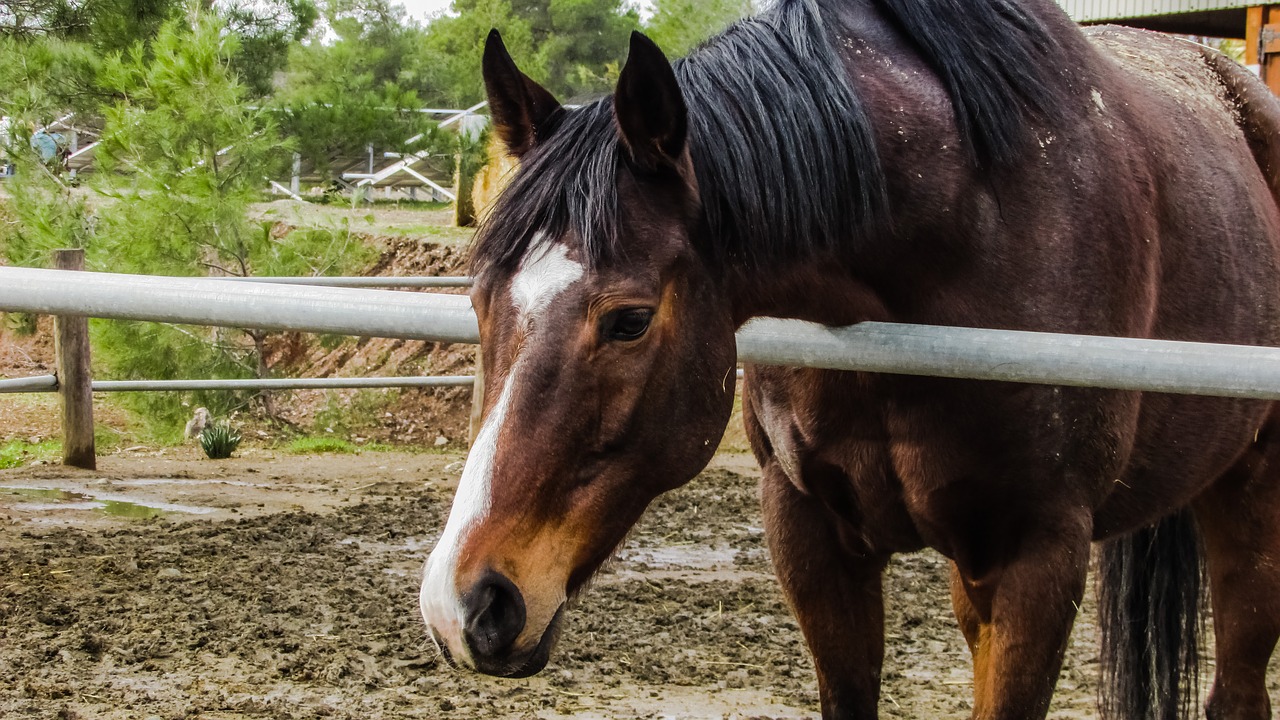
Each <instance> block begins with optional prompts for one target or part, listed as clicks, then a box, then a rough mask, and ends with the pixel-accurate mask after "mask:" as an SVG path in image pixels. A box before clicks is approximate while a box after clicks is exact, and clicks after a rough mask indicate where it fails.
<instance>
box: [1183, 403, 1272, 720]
mask: <svg viewBox="0 0 1280 720" xmlns="http://www.w3.org/2000/svg"><path fill="white" fill-rule="evenodd" d="M1277 431H1280V428H1278V427H1276V417H1275V416H1273V417H1272V419H1271V422H1270V423H1269V425H1268V427H1266V428H1264V429H1263V430H1262V431H1261V433H1260V434H1259V442H1258V443H1255V444H1254V446H1253V447H1252V448H1251V449H1250V450H1249V452H1248V453H1247V454H1246V456H1245V457H1244V458H1243V459H1242V460H1241V461H1240V462H1239V463H1237V464H1236V465H1235V467H1233V468H1232V469H1231V470H1230V471H1229V472H1228V473H1227V474H1226V475H1224V476H1223V477H1222V478H1221V479H1219V480H1218V481H1217V482H1216V483H1215V484H1214V485H1213V487H1211V488H1210V489H1209V490H1208V491H1207V492H1205V494H1204V495H1202V496H1201V497H1200V498H1199V499H1197V501H1196V503H1195V513H1196V520H1197V522H1198V524H1199V526H1200V532H1201V534H1202V535H1203V537H1204V544H1205V554H1206V561H1207V563H1208V567H1209V588H1210V592H1211V593H1212V599H1213V629H1214V634H1215V642H1216V646H1217V647H1216V659H1217V671H1216V673H1215V676H1214V679H1213V689H1212V690H1211V691H1210V693H1209V700H1208V702H1207V703H1206V705H1205V710H1206V713H1207V714H1208V716H1209V718H1210V720H1252V719H1254V718H1258V719H1259V720H1261V719H1263V718H1270V717H1271V702H1270V699H1269V698H1268V697H1267V688H1266V671H1267V662H1268V661H1269V660H1270V658H1271V653H1272V652H1273V651H1274V650H1275V646H1276V641H1277V639H1280V566H1277V565H1276V558H1280V523H1277V521H1276V519H1277V518H1278V517H1280V478H1277V477H1276V475H1277V472H1276V471H1277V469H1280V442H1276V441H1277V440H1280V437H1276V433H1277Z"/></svg>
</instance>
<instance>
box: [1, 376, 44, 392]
mask: <svg viewBox="0 0 1280 720" xmlns="http://www.w3.org/2000/svg"><path fill="white" fill-rule="evenodd" d="M57 391H58V378H57V377H55V376H53V375H35V376H33V377H24V378H12V379H8V380H0V393H31V392H57Z"/></svg>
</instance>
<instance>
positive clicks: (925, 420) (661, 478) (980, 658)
mask: <svg viewBox="0 0 1280 720" xmlns="http://www.w3.org/2000/svg"><path fill="white" fill-rule="evenodd" d="M484 70H485V80H486V83H487V87H488V91H489V97H490V102H491V108H492V112H493V120H494V124H495V127H496V129H497V131H498V132H499V134H500V135H501V137H502V139H503V140H504V141H505V143H506V145H507V147H508V148H509V149H510V151H511V152H512V153H513V154H515V155H517V156H519V157H520V158H521V159H522V164H521V168H520V170H519V172H518V174H517V176H516V177H515V178H514V180H513V182H512V184H511V186H510V187H509V189H508V190H507V191H506V193H505V195H504V196H503V198H502V199H501V201H500V202H499V204H498V206H497V207H496V208H495V210H494V211H493V213H492V214H491V216H490V217H489V218H488V220H487V222H486V224H485V225H484V227H483V228H482V230H481V232H480V234H479V236H478V238H477V242H476V245H475V247H474V250H473V253H474V255H473V257H474V265H475V267H474V270H475V273H476V276H477V282H476V286H475V289H474V290H473V292H472V300H473V302H474V305H475V308H476V312H477V314H478V316H479V321H480V329H481V335H482V338H483V353H484V363H485V366H486V368H487V370H488V373H489V377H490V378H491V382H490V383H489V386H488V388H487V391H486V397H485V404H486V408H487V419H486V420H485V422H484V426H483V429H482V431H481V432H480V434H479V438H478V439H477V441H476V444H475V447H474V449H473V450H472V454H471V457H470V458H469V459H468V462H467V465H466V470H465V471H464V474H463V477H462V481H461V485H460V487H459V489H458V496H457V499H456V500H455V503H454V506H453V510H452V513H451V515H450V516H449V520H448V524H447V526H446V528H445V531H444V534H443V536H442V537H441V539H440V542H439V544H438V545H437V547H436V548H435V550H434V551H433V553H432V554H431V558H430V560H429V561H428V563H427V567H426V572H425V578H424V582H423V586H422V596H421V605H422V613H423V616H424V617H425V619H426V621H427V624H428V625H429V627H430V629H431V633H432V636H433V637H434V638H435V639H436V641H437V643H438V644H439V646H440V648H441V649H442V651H444V653H445V655H446V657H450V658H451V659H452V661H454V662H455V663H457V664H459V665H463V666H466V667H471V668H475V669H477V670H480V671H481V672H485V673H490V674H495V675H504V676H511V677H518V676H524V675H527V674H530V673H534V672H537V671H538V670H540V669H541V668H542V667H543V666H544V665H545V664H546V662H547V659H548V655H549V653H550V651H551V649H552V646H553V645H554V643H555V638H556V636H557V634H558V633H559V631H560V629H561V628H560V626H561V622H562V618H563V612H564V607H565V604H566V602H568V601H569V600H570V599H571V598H572V597H573V596H574V594H575V593H576V592H578V591H579V589H580V588H582V587H583V584H584V583H585V582H586V581H587V580H588V578H590V576H591V575H592V573H593V572H594V571H595V570H596V569H597V568H598V567H599V566H600V565H601V563H602V562H604V561H605V560H606V559H607V558H608V557H609V556H610V553H611V552H612V551H613V550H614V548H615V547H616V546H617V545H618V543H619V542H621V540H622V538H623V537H624V536H625V535H626V533H627V531H628V529H629V528H630V527H631V526H632V525H633V523H635V521H636V520H637V518H638V517H639V516H640V515H641V513H642V512H643V511H644V509H645V507H646V506H647V504H648V503H649V502H650V501H651V500H653V498H654V497H656V496H657V495H658V494H660V493H662V492H664V491H666V490H670V489H671V488H674V487H676V486H678V485H681V484H682V483H685V482H687V481H689V480H690V479H691V478H693V477H694V475H696V474H697V473H698V472H699V471H700V470H701V469H702V468H703V467H704V465H705V464H706V463H707V462H708V460H709V459H710V457H711V455H712V452H713V451H714V449H715V447H716V445H717V442H718V440H719V438H720V436H721V433H722V431H723V428H724V426H725V424H726V422H727V421H728V417H729V414H730V408H731V405H732V402H733V388H734V383H733V377H732V373H733V369H734V359H735V352H734V331H735V329H736V328H737V327H739V326H740V325H741V324H743V323H744V322H745V321H747V320H748V319H749V318H752V317H756V316H777V317H787V318H800V319H804V320H810V321H816V322H820V323H826V324H831V325H845V324H851V323H857V322H860V321H895V322H907V323H925V324H935V325H954V326H971V327H991V328H1007V329H1025V330H1043V331H1054V332H1065V333H1078V334H1094V335H1113V336H1129V337H1138V338H1166V339H1178V340H1191V341H1211V342H1224V343H1237V344H1265V345H1276V344H1280V273H1278V272H1277V270H1278V269H1280V211H1278V210H1277V199H1276V197H1277V191H1278V190H1280V178H1278V177H1277V174H1276V168H1277V167H1278V163H1280V150H1278V148H1277V145H1276V143H1275V138H1276V137H1278V136H1277V132H1278V131H1280V105H1278V103H1277V102H1276V101H1275V100H1274V99H1273V98H1272V97H1271V96H1270V95H1269V93H1267V91H1266V89H1265V88H1264V87H1263V86H1262V85H1261V84H1260V83H1259V82H1258V81H1257V80H1256V79H1255V78H1253V77H1251V76H1249V75H1248V73H1246V72H1245V71H1244V70H1243V69H1242V68H1240V67H1238V66H1237V65H1235V64H1234V63H1232V62H1231V61H1229V60H1227V59H1225V58H1223V57H1222V56H1221V55H1219V54H1217V53H1215V52H1213V51H1211V50H1208V49H1205V48H1202V47H1199V46H1197V45H1194V44H1191V43H1187V42H1183V41H1180V40H1176V39H1171V38H1167V37H1162V36H1159V35H1155V34H1150V33H1145V32H1137V31H1130V30H1121V29H1102V30H1094V31H1089V32H1082V31H1081V30H1080V29H1079V28H1077V27H1076V26H1075V25H1074V24H1072V23H1071V22H1070V21H1069V20H1068V19H1067V17H1066V16H1065V15H1064V14H1063V13H1062V11H1061V10H1060V9H1059V8H1058V7H1057V6H1056V5H1055V4H1054V3H1053V2H1052V1H1051V0H966V1H965V2H961V1H960V0H781V1H780V2H779V3H778V4H777V5H776V7H774V8H773V9H772V10H770V11H769V12H768V13H766V14H765V15H763V16H761V17H758V18H755V19H752V20H748V21H745V22H743V23H740V24H738V25H735V26H734V27H732V28H731V29H730V30H728V31H727V32H726V33H725V34H723V35H721V36H719V37H717V38H715V39H713V40H711V41H710V42H709V43H707V44H706V45H705V46H703V47H702V48H700V49H698V50H697V51H696V52H695V53H694V54H692V55H691V56H690V57H688V58H686V59H684V60H682V61H680V62H678V63H677V64H676V65H675V66H674V67H673V66H672V65H671V64H670V63H668V61H667V60H666V59H665V58H664V57H663V55H662V53H661V52H660V51H659V50H658V49H657V48H656V47H655V46H654V45H653V44H652V43H651V42H649V41H648V40H647V39H645V38H644V37H643V36H639V35H637V36H634V37H633V39H632V45H631V55H630V58H629V59H628V61H627V64H626V67H625V68H624V70H623V71H622V74H621V77H620V79H619V81H618V86H617V90H616V93H615V94H614V96H613V97H612V98H608V99H604V100H601V101H599V102H596V103H593V104H589V105H586V106H584V107H581V108H580V109H575V110H572V111H569V110H566V109H564V108H562V107H561V106H560V105H559V104H558V103H557V102H556V100H555V99H554V98H553V97H552V96H551V95H550V94H549V93H548V92H547V91H546V90H545V89H543V88H542V87H540V86H539V85H537V84H536V83H534V82H533V81H531V80H530V79H529V78H528V77H526V76H525V75H523V74H522V73H521V72H520V71H519V70H517V68H516V66H515V64H514V63H513V62H512V60H511V57H510V56H509V55H508V54H507V52H506V50H505V49H504V48H503V46H502V44H501V42H500V40H499V39H498V37H497V36H496V34H494V35H493V36H491V37H490V42H489V44H488V47H487V48H486V51H485V58H484ZM744 408H745V411H746V422H747V426H748V432H749V435H750V439H751V443H752V447H753V448H754V450H755V453H756V456H757V458H758V459H759V461H760V464H761V466H762V468H763V475H764V479H763V487H762V494H763V503H764V516H765V522H766V526H767V535H768V540H769V547H770V550H771V553H772V558H773V562H774V565H775V568H776V571H777V575H778V578H779V580H780V581H781V584H782V588H783V590H784V591H785V593H786V596H787V598H788V600H789V602H790V604H791V606H792V608H793V609H794V611H795V613H796V615H797V617H798V618H799V621H800V625H801V627H802V629H803V631H804V635H805V638H806V641H807V643H808V646H809V649H810V650H811V651H812V653H813V657H814V661H815V664H816V666H817V670H818V683H819V688H820V695H821V700H822V710H823V715H824V717H828V718H836V717H841V718H846V717H847V718H873V717H876V714H877V701H878V698H879V684H880V670H881V661H882V658H883V643H884V611H883V603H882V596H881V593H882V590H881V588H882V585H881V575H882V572H883V570H884V568H885V565H886V562H887V560H888V558H889V557H890V556H891V555H892V554H894V553H904V552H913V551H916V550H919V549H921V548H924V547H932V548H935V549H936V550H938V551H939V552H941V553H942V554H943V555H945V556H946V557H947V558H949V559H950V560H951V563H952V587H951V595H952V599H953V602H954V608H955V613H956V617H957V618H958V620H959V623H960V627H961V629H962V631H963V633H964V636H965V638H966V639H967V641H968V643H969V647H970V649H971V650H972V652H973V662H974V695H975V698H974V713H973V714H974V717H977V718H1043V717H1044V716H1045V714H1046V713H1047V711H1048V707H1049V700H1050V696H1051V695H1052V692H1053V688H1054V684H1055V681H1056V678H1057V676H1058V673H1059V670H1060V667H1061V664H1062V659H1063V653H1064V648H1065V646H1066V643H1067V638H1068V634H1069V632H1070V630H1071V626H1072V623H1073V621H1074V618H1075V615H1076V613H1077V608H1078V605H1079V602H1080V600H1081V596H1082V593H1083V592H1084V588H1085V577H1086V571H1087V569H1088V566H1089V564H1090V563H1089V558H1090V547H1091V546H1090V543H1091V541H1106V542H1105V545H1104V552H1103V554H1102V558H1103V559H1102V561H1101V566H1102V573H1101V577H1100V583H1099V584H1100V586H1101V587H1102V594H1103V596H1104V602H1103V607H1104V612H1103V621H1104V624H1105V625H1107V626H1108V627H1109V628H1111V629H1110V630H1109V631H1108V632H1107V633H1106V634H1105V637H1104V644H1105V645H1106V647H1107V649H1106V650H1105V652H1104V661H1105V664H1106V665H1107V668H1108V669H1107V679H1108V682H1107V683H1106V684H1107V685H1108V686H1109V687H1110V688H1111V691H1110V692H1109V693H1107V694H1106V696H1105V698H1104V701H1103V707H1104V710H1105V712H1106V713H1107V714H1108V715H1109V716H1113V717H1127V718H1133V719H1134V720H1137V719H1138V718H1142V719H1144V720H1145V719H1149V718H1160V719H1161V720H1163V719H1164V718H1173V717H1177V716H1178V715H1180V714H1184V713H1186V712H1187V711H1188V709H1189V705H1190V704H1191V703H1192V702H1193V700H1192V698H1193V697H1194V696H1195V692H1196V689H1195V682H1194V681H1195V675H1196V665H1195V661H1196V656H1197V653H1196V650H1195V647H1194V644H1193V641H1194V632H1193V631H1194V630H1195V628H1196V625H1197V616H1196V613H1197V612H1199V609H1198V607H1197V604H1196V600H1197V599H1198V597H1199V594H1200V589H1199V579H1200V571H1199V567H1200V566H1199V552H1200V550H1201V549H1203V551H1204V555H1205V556H1206V559H1207V567H1208V575H1209V581H1210V589H1211V591H1212V601H1213V603H1214V607H1215V613H1214V623H1215V630H1216V642H1217V649H1216V650H1217V676H1216V678H1215V680H1214V685H1213V688H1212V691H1211V693H1210V694H1209V699H1208V706H1207V707H1208V712H1209V715H1210V717H1211V718H1214V719H1215V720H1216V719H1224V718H1233V719H1234V718H1266V717H1269V714H1270V708H1269V700H1268V697H1267V693H1266V687H1265V683H1264V679H1265V669H1266V665H1267V661H1268V658H1269V657H1270V655H1271V652H1272V649H1273V648H1274V646H1275V644H1276V641H1277V637H1280V565H1277V560H1276V558H1277V557H1280V483H1277V478H1276V475H1277V472H1278V471H1280V465H1277V467H1276V468H1273V467H1271V464H1270V463H1271V461H1272V460H1273V459H1275V460H1280V458H1277V457H1276V455H1277V453H1280V444H1278V443H1277V442H1276V438H1277V436H1276V433H1277V430H1280V426H1278V425H1277V415H1276V413H1275V411H1274V409H1273V407H1272V405H1271V404H1270V403H1267V402H1260V401H1249V400H1238V399H1216V398H1203V397H1187V396H1175V395H1162V394H1153V393H1146V394H1143V393H1136V392H1125V391H1116V390H1100V389H1082V388H1069V387H1052V386H1030V385H1014V384H1006V383H994V382H980V381H959V380H940V379H929V378H918V377H907V376H899V375H880V374H867V373H843V372H832V371H822V370H806V369H784V368H772V367H752V368H749V369H748V373H747V380H746V390H745V401H744Z"/></svg>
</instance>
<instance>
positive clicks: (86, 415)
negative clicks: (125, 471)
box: [53, 250, 97, 470]
mask: <svg viewBox="0 0 1280 720" xmlns="http://www.w3.org/2000/svg"><path fill="white" fill-rule="evenodd" d="M53 261H54V266H55V267H57V269H59V270H84V250H55V251H54V254H53ZM53 332H54V353H55V354H56V355H57V363H58V405H59V406H60V408H61V414H62V464H64V465H70V466H72V467H78V468H84V469H86V470H94V469H96V468H97V458H96V457H95V454H94V445H93V386H92V382H93V378H92V376H91V374H90V370H89V361H90V353H89V319H88V318H87V317H85V316H83V315H55V316H54V318H53Z"/></svg>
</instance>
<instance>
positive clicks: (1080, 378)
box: [0, 268, 1280, 400]
mask: <svg viewBox="0 0 1280 720" xmlns="http://www.w3.org/2000/svg"><path fill="white" fill-rule="evenodd" d="M0 311H23V312H36V313H46V314H55V315H57V314H64V315H65V314H74V315H88V316H90V317H107V318H117V319H123V320H152V321H157V322H175V323H185V324H193V325H225V326H232V327H253V328H261V329H266V330H294V331H302V332H322V333H337V334H347V335H360V336H370V337H394V338H405V339H417V340H432V341H437V342H457V343H475V342H478V341H479V332H478V329H477V327H476V320H475V315H474V313H473V312H472V310H471V305H470V301H469V300H468V298H466V297H465V296H461V295H437V294H427V293H397V292H386V291H376V290H357V289H347V288H334V289H329V288H324V289H322V288H308V287H295V286H283V285H272V284H258V283H239V282H230V281H227V280H221V279H202V278H161V277H142V276H131V275H111V274H106V273H73V272H65V271H53V270H31V269H25V268H0ZM738 358H739V360H740V361H742V362H747V363H760V364H768V365H791V366H804V367H815V368H828V369H833V370H862V371H871V372H886V373H901V374H916V375H931V376H938V377H965V378H971V379H977V380H1000V381H1009V382H1029V383H1042V384H1052V385H1074V386H1086V387H1105V388H1118V389H1126V390H1143V391H1154V392H1176V393H1186V394H1196V395H1220V396H1229V397H1252V398H1261V399H1269V400H1275V399H1280V349H1277V348H1264V347H1244V346H1234V345H1216V344H1201V343H1186V342H1173V341H1163V340H1136V339H1127V338H1109V337H1093V336H1082V335H1062V334H1055V333H1036V332H1022V331H1011V330H983V329H975V328H951V327H934V326H921V325H898V324H889V323H863V324H860V325H855V326H851V327H845V328H832V327H826V326H822V325H816V324H813V323H803V322H798V321H787V320H777V319H772V318H761V319H757V320H754V321H752V322H750V323H748V324H747V325H746V326H744V327H743V328H742V330H741V331H740V332H739V334H738Z"/></svg>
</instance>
